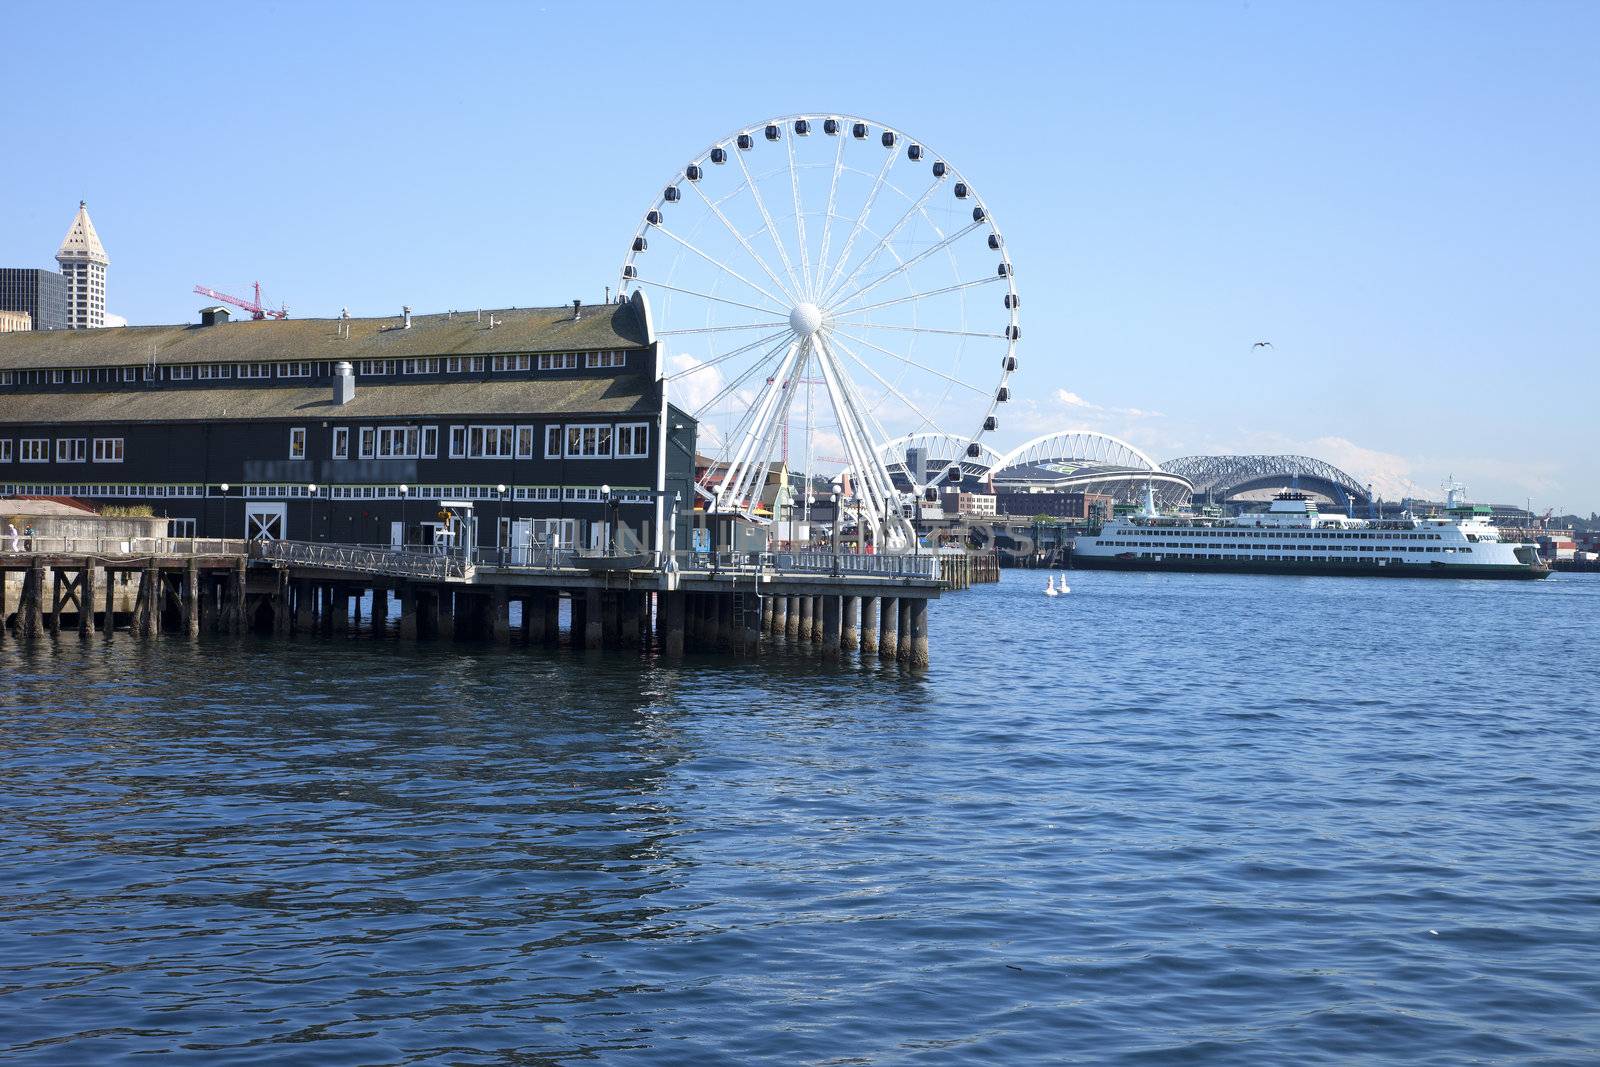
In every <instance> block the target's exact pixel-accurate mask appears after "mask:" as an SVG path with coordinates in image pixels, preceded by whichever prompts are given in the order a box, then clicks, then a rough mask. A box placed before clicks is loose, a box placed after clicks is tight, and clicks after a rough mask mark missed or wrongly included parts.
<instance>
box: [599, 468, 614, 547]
mask: <svg viewBox="0 0 1600 1067" xmlns="http://www.w3.org/2000/svg"><path fill="white" fill-rule="evenodd" d="M600 496H601V497H602V498H603V499H604V501H605V520H604V521H605V524H606V555H608V556H609V555H611V552H612V547H613V545H614V544H615V543H616V529H615V526H614V524H613V523H612V521H611V513H612V511H613V509H615V507H616V504H617V501H616V498H615V497H613V496H612V495H611V485H610V483H607V484H605V485H602V486H601V487H600Z"/></svg>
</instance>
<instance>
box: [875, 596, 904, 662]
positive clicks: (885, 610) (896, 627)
mask: <svg viewBox="0 0 1600 1067" xmlns="http://www.w3.org/2000/svg"><path fill="white" fill-rule="evenodd" d="M879 606H880V607H881V609H882V626H881V628H880V630H879V635H878V658H879V659H894V658H895V657H896V656H898V655H899V654H900V598H899V597H892V596H886V597H881V598H880V601H879Z"/></svg>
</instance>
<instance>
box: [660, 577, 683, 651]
mask: <svg viewBox="0 0 1600 1067" xmlns="http://www.w3.org/2000/svg"><path fill="white" fill-rule="evenodd" d="M684 596H685V594H683V593H680V592H670V593H662V594H661V607H660V609H659V610H661V611H662V612H664V613H665V615H666V618H664V619H662V620H661V624H662V625H661V633H662V640H661V651H662V652H663V653H665V654H666V655H667V656H668V657H670V658H672V659H682V658H683V598H684Z"/></svg>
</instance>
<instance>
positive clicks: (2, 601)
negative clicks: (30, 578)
mask: <svg viewBox="0 0 1600 1067" xmlns="http://www.w3.org/2000/svg"><path fill="white" fill-rule="evenodd" d="M9 577H11V575H10V574H8V573H7V572H5V571H0V644H4V643H5V640H6V638H7V637H10V636H11V632H10V631H9V630H8V629H7V628H6V624H7V623H8V622H9V621H10V620H9V619H8V618H7V616H8V615H9V614H10V613H11V612H10V609H9V608H7V607H6V593H7V592H8V591H9V590H8V588H7V586H6V579H7V578H9Z"/></svg>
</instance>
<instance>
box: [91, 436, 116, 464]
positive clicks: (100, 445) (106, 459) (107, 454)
mask: <svg viewBox="0 0 1600 1067" xmlns="http://www.w3.org/2000/svg"><path fill="white" fill-rule="evenodd" d="M94 461H95V462H96V463H121V462H122V438H120V437H96V438H95V439H94Z"/></svg>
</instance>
